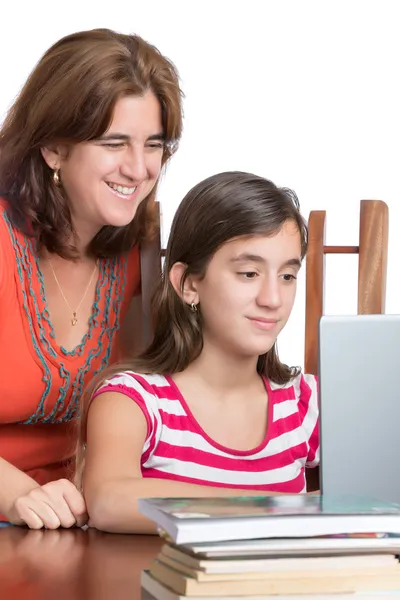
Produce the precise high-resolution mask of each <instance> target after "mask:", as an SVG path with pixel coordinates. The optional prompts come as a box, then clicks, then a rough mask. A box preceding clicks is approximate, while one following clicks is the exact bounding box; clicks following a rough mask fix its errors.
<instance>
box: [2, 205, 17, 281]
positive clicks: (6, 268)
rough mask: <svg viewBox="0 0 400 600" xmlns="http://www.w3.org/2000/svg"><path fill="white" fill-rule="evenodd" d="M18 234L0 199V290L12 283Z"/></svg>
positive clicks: (5, 206)
mask: <svg viewBox="0 0 400 600" xmlns="http://www.w3.org/2000/svg"><path fill="white" fill-rule="evenodd" d="M17 235H18V234H17V232H16V230H15V229H14V227H13V226H12V224H11V222H10V219H9V217H8V215H7V204H6V202H5V200H4V199H3V198H0V264H1V268H0V290H1V289H4V287H5V286H6V285H7V281H8V282H11V281H12V278H13V272H14V267H15V250H14V241H15V239H16V237H17Z"/></svg>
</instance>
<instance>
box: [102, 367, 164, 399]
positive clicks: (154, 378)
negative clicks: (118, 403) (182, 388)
mask: <svg viewBox="0 0 400 600" xmlns="http://www.w3.org/2000/svg"><path fill="white" fill-rule="evenodd" d="M169 388H170V383H169V381H168V378H167V377H165V376H164V375H157V374H147V373H137V372H135V371H120V372H118V373H115V374H114V375H112V376H110V377H108V378H107V379H106V380H105V381H104V382H103V384H102V385H101V386H100V387H99V388H98V389H97V391H96V394H95V395H98V394H100V393H104V392H111V391H115V392H120V393H125V394H126V395H128V396H132V395H135V396H136V395H140V396H141V397H143V398H145V397H147V398H148V397H153V398H161V397H163V396H165V395H166V393H167V392H168V389H169Z"/></svg>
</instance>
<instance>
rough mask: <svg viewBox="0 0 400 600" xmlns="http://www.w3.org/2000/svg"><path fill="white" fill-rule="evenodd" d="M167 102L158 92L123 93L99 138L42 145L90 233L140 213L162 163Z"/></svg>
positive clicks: (77, 220) (79, 223) (77, 221)
mask: <svg viewBox="0 0 400 600" xmlns="http://www.w3.org/2000/svg"><path fill="white" fill-rule="evenodd" d="M163 140H164V132H163V128H162V120H161V107H160V103H159V101H158V99H157V98H156V96H155V95H154V94H153V93H152V92H147V93H146V94H145V95H144V96H126V97H123V98H120V99H119V100H118V101H117V103H116V105H115V109H114V114H113V119H112V122H111V125H110V127H109V129H108V131H107V132H106V133H105V134H104V135H103V136H102V137H101V138H100V139H98V140H94V141H90V142H83V143H79V144H76V145H74V146H72V148H70V149H69V151H68V152H67V149H66V148H63V147H57V148H56V149H53V150H48V149H42V153H43V156H44V158H45V160H46V162H47V163H48V164H49V166H50V167H51V168H52V169H55V168H59V169H60V172H59V174H60V179H61V185H62V186H63V188H64V190H65V192H66V195H67V197H68V200H69V203H70V207H71V212H72V217H73V221H74V225H75V227H76V229H77V232H78V235H79V233H80V232H81V231H83V232H84V235H85V237H88V238H89V239H90V238H91V237H94V235H95V234H96V233H97V232H98V231H99V230H100V229H101V228H102V227H103V226H104V225H113V226H115V227H122V226H124V225H127V224H129V223H130V222H131V221H132V220H133V218H134V217H135V214H136V211H137V208H138V206H139V204H140V203H141V202H142V201H143V200H144V199H145V198H146V197H147V196H148V195H149V193H150V192H151V190H152V189H153V187H154V185H155V183H156V181H157V179H158V177H159V174H160V170H161V166H162V157H163V148H164V142H163Z"/></svg>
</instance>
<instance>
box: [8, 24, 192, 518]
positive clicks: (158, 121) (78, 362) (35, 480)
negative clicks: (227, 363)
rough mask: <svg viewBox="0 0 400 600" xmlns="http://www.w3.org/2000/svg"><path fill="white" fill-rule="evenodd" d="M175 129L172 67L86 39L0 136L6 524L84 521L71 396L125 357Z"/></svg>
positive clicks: (177, 115)
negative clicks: (142, 257)
mask: <svg viewBox="0 0 400 600" xmlns="http://www.w3.org/2000/svg"><path fill="white" fill-rule="evenodd" d="M181 129H182V111H181V92H180V89H179V81H178V75H177V72H176V70H175V68H174V66H173V65H172V64H171V63H170V62H169V61H168V60H167V59H166V58H165V57H163V56H162V55H161V54H160V53H159V52H158V50H157V49H156V48H154V47H153V46H151V45H149V44H148V43H146V42H145V41H144V40H142V39H141V38H140V37H138V36H135V35H122V34H118V33H115V32H113V31H110V30H106V29H97V30H92V31H85V32H80V33H75V34H72V35H69V36H67V37H65V38H63V39H61V40H60V41H58V42H57V43H56V44H55V45H54V46H52V47H51V48H50V49H49V50H48V51H47V52H46V53H45V55H44V56H43V58H42V59H41V61H40V62H39V63H38V65H37V66H36V68H35V69H34V71H33V72H32V74H31V75H30V77H29V78H28V80H27V82H26V84H25V86H24V87H23V89H22V91H21V93H20V95H19V97H18V98H17V100H16V102H15V104H14V105H13V106H12V108H11V110H10V111H9V113H8V116H7V117H6V119H5V122H4V124H3V126H2V128H1V130H0V196H1V201H0V264H1V270H0V361H1V362H0V364H1V375H2V376H1V379H0V398H1V404H0V457H1V458H0V482H1V485H0V514H3V515H4V517H5V518H6V520H9V521H11V522H12V523H14V524H27V525H28V526H29V527H32V528H41V527H43V526H45V527H51V528H55V527H59V526H64V527H69V526H72V525H74V524H78V525H80V524H82V523H83V522H84V521H85V518H86V517H85V505H84V501H83V498H82V496H81V494H80V493H79V492H78V491H77V489H76V488H75V487H74V486H73V484H72V483H71V481H70V479H71V478H72V476H73V471H74V449H75V447H76V431H77V427H76V419H77V417H78V412H79V411H78V407H79V401H80V396H81V394H82V390H83V388H84V386H85V384H86V383H87V382H88V381H90V380H91V378H92V377H93V375H94V374H96V373H98V372H99V371H101V370H102V369H103V368H104V367H106V366H107V365H108V364H109V363H110V362H113V361H115V359H116V358H117V357H120V356H121V355H123V354H124V349H123V347H122V340H123V338H124V335H123V333H124V329H126V328H127V327H129V323H128V322H127V318H126V317H127V313H128V307H129V305H130V303H131V301H132V299H133V298H134V297H137V296H138V295H139V294H140V268H139V254H138V246H139V244H140V243H141V241H142V240H144V239H145V237H146V236H147V235H148V234H149V232H150V229H151V214H152V209H154V196H155V192H156V187H157V181H158V178H159V175H160V172H161V169H162V167H163V165H164V164H165V163H166V162H167V160H168V159H169V158H170V156H171V155H172V153H173V151H174V149H175V147H176V143H177V142H178V140H179V138H180V136H181ZM130 337H131V338H132V337H133V338H135V337H137V335H135V331H132V333H131V335H130V336H129V335H128V336H127V338H130Z"/></svg>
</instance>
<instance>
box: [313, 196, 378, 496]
mask: <svg viewBox="0 0 400 600" xmlns="http://www.w3.org/2000/svg"><path fill="white" fill-rule="evenodd" d="M388 215H389V211H388V207H387V205H386V204H385V203H384V202H382V201H380V200H361V203H360V226H359V245H358V246H326V245H325V220H326V211H323V210H318V211H311V213H310V217H309V221H308V228H309V246H308V252H307V257H306V318H305V356H304V371H305V372H306V373H312V374H314V375H318V327H319V320H320V318H321V316H322V315H323V314H324V287H325V255H326V254H358V311H357V312H358V314H364V315H371V314H382V313H384V312H385V296H386V272H387V253H388V226H389V216H388ZM307 485H308V488H309V489H310V490H317V489H319V470H318V469H310V470H308V472H307Z"/></svg>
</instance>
